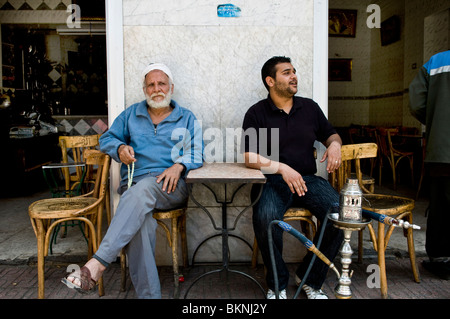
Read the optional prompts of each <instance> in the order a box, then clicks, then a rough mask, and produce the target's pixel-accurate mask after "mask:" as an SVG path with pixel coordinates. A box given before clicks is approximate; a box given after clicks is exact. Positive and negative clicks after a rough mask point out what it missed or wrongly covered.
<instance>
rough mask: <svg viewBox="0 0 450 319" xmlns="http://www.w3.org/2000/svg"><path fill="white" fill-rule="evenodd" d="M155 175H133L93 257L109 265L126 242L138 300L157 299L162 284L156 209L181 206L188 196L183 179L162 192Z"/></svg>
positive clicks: (132, 279) (159, 296) (161, 183)
mask: <svg viewBox="0 0 450 319" xmlns="http://www.w3.org/2000/svg"><path fill="white" fill-rule="evenodd" d="M156 179H157V178H156V176H152V175H151V174H150V175H145V176H143V177H141V176H140V177H138V178H136V180H137V181H136V184H134V185H133V186H132V187H131V188H130V189H128V190H126V191H125V192H124V193H123V194H122V196H121V198H120V201H119V205H118V207H117V210H116V213H115V215H114V218H113V219H112V220H111V224H110V225H109V227H108V231H107V232H106V235H105V237H104V238H103V240H102V242H101V244H100V247H99V249H98V250H97V252H96V253H95V256H94V257H98V258H100V259H101V260H102V261H104V262H105V263H107V264H109V263H111V262H113V261H114V260H116V259H117V256H118V255H119V253H120V251H121V250H122V248H124V247H125V246H126V245H128V248H127V256H128V265H129V271H130V277H131V281H132V282H133V286H134V289H135V290H136V295H137V297H138V298H140V299H144V298H145V299H150V298H151V299H160V298H161V286H160V282H159V276H158V270H157V268H156V262H155V242H156V227H157V223H156V220H155V219H154V218H153V216H152V212H153V211H154V210H155V209H170V208H175V207H178V206H180V205H182V204H183V203H184V202H186V200H187V197H188V189H187V185H186V183H185V181H184V180H183V179H180V180H179V181H178V185H177V188H176V190H175V192H173V193H170V194H167V191H166V192H163V191H162V185H163V181H161V182H160V183H159V184H158V183H156Z"/></svg>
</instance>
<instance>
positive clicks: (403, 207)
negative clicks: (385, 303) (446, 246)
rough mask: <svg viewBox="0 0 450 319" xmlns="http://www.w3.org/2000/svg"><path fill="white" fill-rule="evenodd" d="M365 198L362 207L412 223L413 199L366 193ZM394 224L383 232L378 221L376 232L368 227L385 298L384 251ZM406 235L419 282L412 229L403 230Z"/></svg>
mask: <svg viewBox="0 0 450 319" xmlns="http://www.w3.org/2000/svg"><path fill="white" fill-rule="evenodd" d="M364 197H365V200H363V202H362V208H363V209H365V210H368V211H372V212H375V213H378V214H383V215H387V216H391V217H394V218H396V219H405V220H407V221H408V222H409V223H410V224H413V220H412V219H413V218H412V217H413V216H412V210H413V209H414V200H413V199H409V198H404V197H398V196H391V195H378V194H367V195H364ZM394 228H395V227H394V226H389V227H388V230H387V231H386V232H385V225H384V224H383V223H380V222H379V223H378V234H377V235H375V232H374V231H373V229H371V230H370V229H369V231H370V235H371V237H372V242H373V246H374V249H375V250H376V251H377V255H378V266H379V267H380V290H381V297H382V298H384V299H386V298H387V296H388V288H387V277H386V263H385V252H386V247H387V245H388V244H389V239H390V237H391V235H392V232H393V231H394ZM404 233H405V236H406V237H407V243H408V253H409V259H410V262H411V268H412V271H413V276H414V281H415V282H417V283H419V282H420V275H419V269H418V268H417V263H416V252H415V248H414V237H413V229H412V228H409V229H407V230H404Z"/></svg>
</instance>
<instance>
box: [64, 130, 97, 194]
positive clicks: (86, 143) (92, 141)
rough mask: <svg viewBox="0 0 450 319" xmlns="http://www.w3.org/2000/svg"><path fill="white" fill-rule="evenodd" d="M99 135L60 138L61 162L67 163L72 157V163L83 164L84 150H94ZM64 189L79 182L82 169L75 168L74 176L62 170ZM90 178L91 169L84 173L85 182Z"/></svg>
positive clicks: (66, 170)
mask: <svg viewBox="0 0 450 319" xmlns="http://www.w3.org/2000/svg"><path fill="white" fill-rule="evenodd" d="M100 136H101V134H96V135H82V136H81V135H80V136H60V137H59V146H60V147H61V153H62V162H63V163H68V162H69V157H72V159H73V161H74V162H84V159H83V152H84V150H86V149H95V148H96V147H97V146H98V145H99V142H98V140H99V138H100ZM63 173H64V179H65V185H66V189H67V190H69V189H71V188H73V187H74V185H76V183H78V182H79V181H80V180H81V176H82V174H83V169H82V168H81V167H79V168H77V169H76V171H75V173H74V174H70V171H69V169H68V168H64V169H63ZM91 178H92V169H89V170H88V171H87V173H86V177H85V180H90V179H91Z"/></svg>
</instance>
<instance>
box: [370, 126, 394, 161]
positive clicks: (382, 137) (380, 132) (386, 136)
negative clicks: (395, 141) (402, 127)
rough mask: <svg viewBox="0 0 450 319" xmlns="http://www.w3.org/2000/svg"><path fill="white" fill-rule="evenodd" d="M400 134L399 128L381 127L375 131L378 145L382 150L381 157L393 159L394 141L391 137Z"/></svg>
mask: <svg viewBox="0 0 450 319" xmlns="http://www.w3.org/2000/svg"><path fill="white" fill-rule="evenodd" d="M396 134H398V129H397V128H385V127H379V128H377V129H376V131H375V136H376V138H377V144H378V147H379V149H380V155H382V156H387V157H389V158H390V157H391V148H392V139H391V137H392V136H394V135H396Z"/></svg>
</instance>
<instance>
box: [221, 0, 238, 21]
mask: <svg viewBox="0 0 450 319" xmlns="http://www.w3.org/2000/svg"><path fill="white" fill-rule="evenodd" d="M217 16H218V17H219V18H238V17H240V16H241V9H240V8H239V7H237V6H235V5H234V4H231V3H227V4H220V5H218V6H217Z"/></svg>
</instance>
